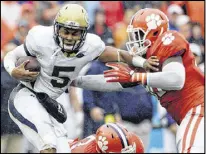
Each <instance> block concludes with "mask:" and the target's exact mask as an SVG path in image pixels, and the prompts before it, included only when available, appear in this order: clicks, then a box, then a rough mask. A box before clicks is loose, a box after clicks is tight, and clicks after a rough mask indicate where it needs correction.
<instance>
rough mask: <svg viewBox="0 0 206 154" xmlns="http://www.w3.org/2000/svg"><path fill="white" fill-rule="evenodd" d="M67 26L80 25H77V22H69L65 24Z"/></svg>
mask: <svg viewBox="0 0 206 154" xmlns="http://www.w3.org/2000/svg"><path fill="white" fill-rule="evenodd" d="M65 25H67V26H79V23H77V22H75V21H67V22H66V23H65Z"/></svg>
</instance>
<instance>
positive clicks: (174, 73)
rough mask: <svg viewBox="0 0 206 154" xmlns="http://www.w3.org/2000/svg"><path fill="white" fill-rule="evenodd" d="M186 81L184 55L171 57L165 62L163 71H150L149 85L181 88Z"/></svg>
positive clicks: (173, 88)
mask: <svg viewBox="0 0 206 154" xmlns="http://www.w3.org/2000/svg"><path fill="white" fill-rule="evenodd" d="M184 83H185V67H184V65H183V62H182V57H181V56H178V57H171V58H169V59H167V60H166V61H165V62H164V63H163V69H162V72H156V73H148V74H147V85H148V86H151V87H153V88H161V89H163V90H181V89H182V88H183V86H184Z"/></svg>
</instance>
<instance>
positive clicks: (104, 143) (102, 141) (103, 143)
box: [97, 136, 108, 152]
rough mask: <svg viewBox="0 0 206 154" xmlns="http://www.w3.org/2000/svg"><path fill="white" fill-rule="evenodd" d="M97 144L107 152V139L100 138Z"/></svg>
mask: <svg viewBox="0 0 206 154" xmlns="http://www.w3.org/2000/svg"><path fill="white" fill-rule="evenodd" d="M97 144H98V146H99V148H100V149H101V150H102V151H104V152H105V150H107V149H108V146H107V144H108V141H107V139H106V137H102V136H99V138H98V142H97Z"/></svg>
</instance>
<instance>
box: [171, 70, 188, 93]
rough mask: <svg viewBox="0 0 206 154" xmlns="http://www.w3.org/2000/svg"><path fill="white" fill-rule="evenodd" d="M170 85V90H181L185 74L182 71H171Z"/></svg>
mask: <svg viewBox="0 0 206 154" xmlns="http://www.w3.org/2000/svg"><path fill="white" fill-rule="evenodd" d="M170 82H171V85H172V87H173V89H172V90H181V89H182V88H183V87H184V84H185V75H184V74H183V73H178V72H173V75H172V79H171V81H170Z"/></svg>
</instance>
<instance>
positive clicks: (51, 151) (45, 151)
mask: <svg viewBox="0 0 206 154" xmlns="http://www.w3.org/2000/svg"><path fill="white" fill-rule="evenodd" d="M40 153H56V149H55V148H48V149H44V150H41V151H40Z"/></svg>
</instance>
